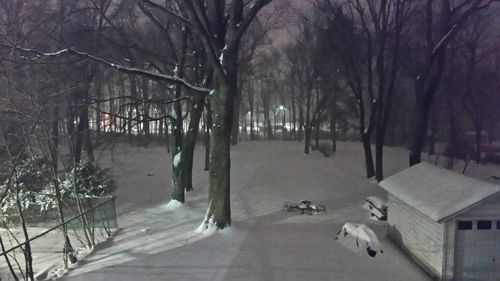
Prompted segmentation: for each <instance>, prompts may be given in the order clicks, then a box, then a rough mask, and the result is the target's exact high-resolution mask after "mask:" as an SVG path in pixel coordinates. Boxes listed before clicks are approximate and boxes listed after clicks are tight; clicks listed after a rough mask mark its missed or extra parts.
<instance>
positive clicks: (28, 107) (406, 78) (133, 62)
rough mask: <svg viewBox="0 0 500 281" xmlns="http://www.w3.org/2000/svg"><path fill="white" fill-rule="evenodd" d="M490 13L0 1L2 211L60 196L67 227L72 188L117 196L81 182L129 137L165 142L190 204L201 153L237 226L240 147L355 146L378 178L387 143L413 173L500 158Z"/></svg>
mask: <svg viewBox="0 0 500 281" xmlns="http://www.w3.org/2000/svg"><path fill="white" fill-rule="evenodd" d="M495 2H497V1H494V0H461V1H452V0H439V1H432V0H426V1H418V0H380V1H373V0H344V1H340V0H339V1H334V0H313V1H310V2H308V3H306V4H304V3H302V4H301V8H297V7H296V6H294V5H293V4H292V3H290V2H289V1H284V0H283V1H279V0H275V1H272V0H252V1H244V0H232V1H223V0H220V1H215V0H210V1H200V0H186V1H178V0H165V1H155V0H52V1H43V0H37V1H28V0H0V120H1V121H0V134H1V135H0V160H1V161H2V165H1V166H0V179H1V180H2V185H0V204H6V203H5V202H13V203H11V205H10V206H11V207H12V210H13V212H15V213H16V214H17V215H18V216H19V217H20V218H21V223H22V224H24V222H23V220H24V219H23V212H24V210H25V209H26V208H25V207H23V202H24V201H23V200H28V199H26V198H25V197H23V196H21V195H23V194H31V195H29V196H34V195H33V194H36V193H40V192H41V191H47V192H48V193H50V194H52V195H53V196H52V197H50V199H47V200H48V201H50V202H51V204H53V207H54V208H57V209H58V210H59V220H60V222H61V223H63V222H64V221H65V219H66V218H65V214H64V211H63V209H64V208H63V205H64V204H65V203H64V202H63V201H64V200H65V198H66V197H65V194H66V193H65V192H69V193H72V194H73V195H72V196H73V197H75V198H76V202H77V203H78V204H79V206H80V205H81V199H79V198H80V197H82V196H85V195H86V194H89V193H90V194H95V193H96V192H97V193H99V194H100V192H101V191H102V193H103V194H104V193H106V194H108V193H112V189H113V188H115V187H114V186H112V184H111V183H110V184H109V185H99V186H100V187H102V190H101V189H99V191H97V190H93V189H92V190H81V188H83V187H80V185H78V184H76V183H75V182H76V181H77V180H78V178H77V173H78V172H77V171H78V169H82V167H92V169H94V170H95V171H99V168H98V167H97V164H95V163H94V153H95V151H96V150H103V149H107V148H108V147H109V146H112V145H114V143H116V142H122V141H125V142H129V143H131V144H133V145H138V146H148V145H150V144H152V143H157V144H161V145H165V146H166V147H168V149H169V152H170V155H169V156H168V155H165V157H170V161H171V163H172V181H171V183H167V182H166V183H165V188H170V189H171V199H172V200H177V201H179V202H181V203H184V202H185V200H186V199H185V193H186V192H189V191H191V190H193V188H194V189H195V188H196V186H193V183H192V169H193V157H194V152H195V147H196V146H197V145H198V144H203V147H204V149H205V151H204V153H205V169H206V170H207V171H208V173H209V179H210V189H209V197H208V200H209V204H208V206H209V207H208V210H207V215H206V218H205V221H204V224H205V226H206V227H207V228H209V227H215V228H217V229H224V228H226V227H228V226H230V225H231V202H230V167H231V157H230V148H231V145H237V144H238V142H239V141H257V140H264V139H265V140H275V141H301V142H303V144H304V153H306V154H309V153H310V152H311V150H319V151H321V152H322V153H324V154H325V156H333V157H334V155H335V154H334V153H335V151H336V150H337V146H336V142H337V141H339V140H341V141H347V140H349V141H359V142H360V144H359V145H360V149H363V150H364V155H365V163H360V165H364V166H365V168H366V177H367V178H371V177H373V176H375V178H376V180H377V181H380V180H382V179H383V178H384V161H383V155H384V154H383V150H384V147H386V146H389V145H390V146H402V147H407V148H408V149H409V155H408V157H409V164H410V165H414V164H417V163H419V162H420V161H421V160H422V154H423V153H428V154H429V155H437V156H436V157H439V155H441V154H443V156H442V157H447V158H448V159H449V160H448V163H449V165H448V166H449V167H452V166H453V163H454V162H453V161H454V159H457V158H460V159H465V160H471V159H473V160H474V161H476V162H477V163H481V162H485V161H490V162H494V163H500V145H499V144H498V141H499V139H498V138H499V136H500V126H499V124H498V120H500V90H499V89H500V48H499V46H500V33H499V30H498V26H499V24H500V22H499V20H498V18H499V17H498V15H499V10H498V8H499V7H498V5H497V4H496V3H495ZM280 36H281V37H283V38H284V39H283V38H282V39H281V40H278V39H277V38H280ZM279 41H282V42H279ZM200 147H201V146H200ZM198 152H199V151H198ZM89 165H90V166H89ZM33 173H37V177H36V178H34V177H33V176H32V174H33ZM64 175H66V176H68V177H69V178H71V175H72V179H71V180H68V181H67V182H63V180H62V177H63V176H64ZM100 179H102V180H103V181H106V178H105V176H103V177H102V178H100ZM71 181H73V184H72V185H71V184H68V182H71ZM103 186H104V187H103ZM20 194H21V195H20ZM26 196H28V195H26ZM9 198H10V199H9ZM9 200H10V201H9ZM54 200H55V201H54ZM2 206H4V205H2ZM2 208H4V207H2ZM80 209H81V211H82V212H83V211H84V210H83V206H80ZM5 210H7V209H6V208H5V209H4V212H5ZM12 210H11V211H12ZM25 238H26V239H27V238H28V237H25ZM0 242H1V237H0ZM0 244H1V243H0ZM26 246H27V248H28V249H29V243H28V245H26ZM27 251H28V250H27ZM28 252H29V251H28ZM26 258H27V259H28V260H29V257H28V256H27V257H26ZM26 272H27V273H29V272H30V269H29V267H27V269H26ZM30 279H31V280H33V276H30Z"/></svg>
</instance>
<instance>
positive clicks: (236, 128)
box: [231, 83, 242, 145]
mask: <svg viewBox="0 0 500 281" xmlns="http://www.w3.org/2000/svg"><path fill="white" fill-rule="evenodd" d="M240 84H241V83H240ZM241 94H242V93H241V87H238V90H237V94H236V97H235V99H234V117H233V128H232V130H231V144H232V145H236V144H238V137H239V135H240V107H241V106H240V105H241Z"/></svg>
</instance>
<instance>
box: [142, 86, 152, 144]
mask: <svg viewBox="0 0 500 281" xmlns="http://www.w3.org/2000/svg"><path fill="white" fill-rule="evenodd" d="M141 80H142V98H143V99H144V100H148V99H149V83H148V79H145V78H141ZM150 107H151V105H150V103H143V106H142V110H143V111H144V112H143V116H144V117H143V122H142V124H143V127H144V144H149V143H150V142H151V132H150V131H151V130H150V124H149V123H150V122H149V118H150V116H149V109H150Z"/></svg>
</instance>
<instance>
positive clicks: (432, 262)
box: [388, 194, 444, 278]
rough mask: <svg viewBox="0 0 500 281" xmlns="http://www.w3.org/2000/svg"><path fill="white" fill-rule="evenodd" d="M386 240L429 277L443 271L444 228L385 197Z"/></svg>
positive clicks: (408, 206) (402, 204)
mask: <svg viewBox="0 0 500 281" xmlns="http://www.w3.org/2000/svg"><path fill="white" fill-rule="evenodd" d="M388 199H389V200H388V224H389V231H388V233H389V237H390V238H391V239H392V240H393V241H395V242H396V243H397V244H399V245H400V246H401V248H402V249H403V250H405V251H407V252H408V253H409V254H410V255H411V256H412V257H413V258H414V259H416V261H417V263H419V265H421V266H422V267H423V269H424V270H426V271H427V272H428V273H429V274H430V275H431V276H433V277H437V278H440V277H441V276H442V269H443V243H444V239H443V237H444V226H443V225H442V224H438V223H436V222H434V221H433V220H431V219H430V218H428V217H427V216H425V215H424V214H422V213H421V212H419V211H418V210H416V209H415V208H413V207H411V206H410V205H408V204H406V203H405V202H403V201H401V200H399V199H398V198H396V197H394V196H393V195H391V194H389V196H388Z"/></svg>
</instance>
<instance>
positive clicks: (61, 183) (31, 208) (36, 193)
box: [0, 157, 115, 221]
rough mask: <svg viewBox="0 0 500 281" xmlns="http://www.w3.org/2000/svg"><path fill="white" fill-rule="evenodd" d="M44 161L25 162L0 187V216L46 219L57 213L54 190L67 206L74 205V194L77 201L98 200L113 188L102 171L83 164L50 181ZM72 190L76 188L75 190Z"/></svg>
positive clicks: (110, 180) (5, 217)
mask: <svg viewBox="0 0 500 281" xmlns="http://www.w3.org/2000/svg"><path fill="white" fill-rule="evenodd" d="M51 175H52V174H51V171H50V166H49V164H48V163H47V161H44V160H43V159H40V158H35V157H33V158H29V159H26V160H25V161H23V162H22V163H21V164H20V165H18V166H17V167H16V170H15V173H14V176H13V177H11V178H10V180H9V179H8V180H6V181H5V182H4V183H3V184H2V185H0V194H2V195H4V197H3V199H2V200H1V202H0V216H1V218H2V219H3V220H4V221H13V220H15V219H16V217H18V215H19V206H18V201H19V205H20V208H21V211H23V213H24V214H25V216H26V217H27V218H29V217H46V218H48V217H50V215H51V214H52V215H53V214H55V212H54V210H56V209H57V200H56V199H57V197H56V186H55V184H57V185H58V188H59V191H60V195H61V200H62V201H63V202H66V203H68V204H66V205H68V206H71V205H72V202H74V198H75V197H76V196H75V190H78V194H79V195H80V196H81V197H87V198H88V197H101V196H110V195H112V194H113V191H114V189H115V184H114V182H113V180H112V178H111V177H110V176H108V175H107V174H106V171H105V170H102V169H100V168H99V167H98V166H96V165H94V164H93V163H90V162H83V163H81V164H80V165H77V166H76V167H75V168H73V169H71V170H70V171H67V172H64V173H62V174H60V175H58V176H57V178H55V179H54V177H53V176H51ZM75 187H76V188H75Z"/></svg>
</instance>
